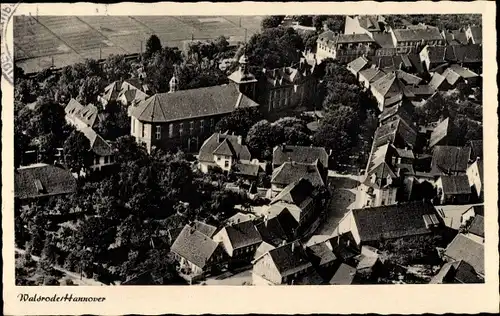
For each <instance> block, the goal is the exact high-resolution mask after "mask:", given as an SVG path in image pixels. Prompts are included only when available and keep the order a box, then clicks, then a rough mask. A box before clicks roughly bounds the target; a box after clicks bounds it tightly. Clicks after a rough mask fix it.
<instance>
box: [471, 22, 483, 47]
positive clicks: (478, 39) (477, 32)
mask: <svg viewBox="0 0 500 316" xmlns="http://www.w3.org/2000/svg"><path fill="white" fill-rule="evenodd" d="M470 32H471V35H472V38H473V39H474V43H475V44H481V43H482V42H483V29H482V27H480V26H471V27H470Z"/></svg>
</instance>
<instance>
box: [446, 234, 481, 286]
mask: <svg viewBox="0 0 500 316" xmlns="http://www.w3.org/2000/svg"><path fill="white" fill-rule="evenodd" d="M443 258H444V260H445V261H447V262H454V261H460V260H463V261H465V262H467V263H468V264H470V265H471V266H472V268H473V269H474V271H475V272H476V274H478V275H479V276H481V277H482V278H484V244H483V243H480V242H477V241H475V240H474V239H472V238H470V237H468V236H466V235H464V234H458V235H457V236H456V237H455V238H454V239H453V241H452V242H451V243H450V244H449V245H448V247H446V250H445V251H444V254H443Z"/></svg>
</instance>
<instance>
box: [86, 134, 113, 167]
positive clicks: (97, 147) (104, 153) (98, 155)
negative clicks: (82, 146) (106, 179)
mask: <svg viewBox="0 0 500 316" xmlns="http://www.w3.org/2000/svg"><path fill="white" fill-rule="evenodd" d="M80 131H81V132H82V133H83V135H85V137H86V138H87V139H88V140H89V142H90V151H92V154H93V155H92V164H91V165H90V170H92V171H96V170H99V171H100V170H102V169H103V168H106V167H109V166H112V165H114V164H115V150H114V149H113V147H112V146H111V144H110V143H109V142H107V141H106V140H105V139H104V138H102V137H101V135H99V134H97V133H96V132H95V131H94V130H93V129H92V128H90V127H84V128H82V129H81V130H80Z"/></svg>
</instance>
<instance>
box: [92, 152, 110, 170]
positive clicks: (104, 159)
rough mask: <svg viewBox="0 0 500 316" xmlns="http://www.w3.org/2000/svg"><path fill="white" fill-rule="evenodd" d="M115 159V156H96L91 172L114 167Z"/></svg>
mask: <svg viewBox="0 0 500 316" xmlns="http://www.w3.org/2000/svg"><path fill="white" fill-rule="evenodd" d="M114 163H115V157H114V156H97V155H94V157H93V162H92V165H91V166H90V169H91V170H101V169H102V168H104V167H107V166H111V165H114Z"/></svg>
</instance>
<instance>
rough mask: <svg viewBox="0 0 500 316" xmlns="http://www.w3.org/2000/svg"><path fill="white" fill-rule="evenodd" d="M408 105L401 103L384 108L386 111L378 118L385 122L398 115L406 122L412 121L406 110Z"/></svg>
mask: <svg viewBox="0 0 500 316" xmlns="http://www.w3.org/2000/svg"><path fill="white" fill-rule="evenodd" d="M406 105H407V103H401V104H397V105H394V106H391V107H386V108H384V110H383V111H382V113H380V115H379V117H378V119H379V121H380V122H383V121H385V120H387V119H389V118H391V117H393V116H396V115H398V116H399V117H401V118H402V119H404V120H407V121H410V120H411V117H410V115H409V114H408V112H407V111H406V109H405V107H406Z"/></svg>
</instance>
